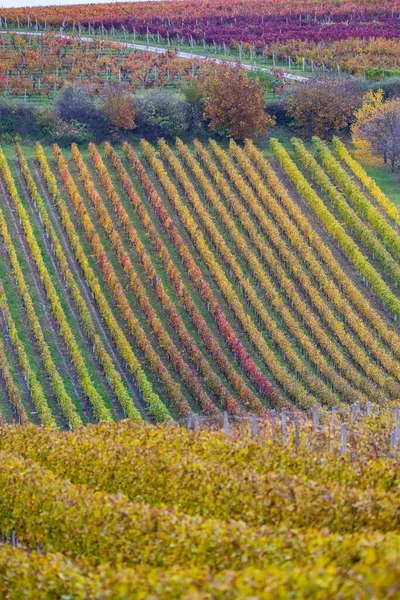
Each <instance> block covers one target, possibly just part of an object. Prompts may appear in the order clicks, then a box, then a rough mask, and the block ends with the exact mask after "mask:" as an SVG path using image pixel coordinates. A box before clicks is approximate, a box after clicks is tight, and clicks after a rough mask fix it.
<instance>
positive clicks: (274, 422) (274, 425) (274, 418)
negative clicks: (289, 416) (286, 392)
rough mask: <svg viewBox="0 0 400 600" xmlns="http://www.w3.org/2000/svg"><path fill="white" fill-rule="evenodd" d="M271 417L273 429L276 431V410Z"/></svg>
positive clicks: (272, 411)
mask: <svg viewBox="0 0 400 600" xmlns="http://www.w3.org/2000/svg"><path fill="white" fill-rule="evenodd" d="M271 417H272V427H273V429H274V431H275V427H276V410H275V409H273V410H271Z"/></svg>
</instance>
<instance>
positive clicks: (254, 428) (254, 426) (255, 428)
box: [250, 415, 258, 438]
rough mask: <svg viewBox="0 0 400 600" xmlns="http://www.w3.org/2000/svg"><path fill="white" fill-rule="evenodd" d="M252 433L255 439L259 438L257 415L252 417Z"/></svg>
mask: <svg viewBox="0 0 400 600" xmlns="http://www.w3.org/2000/svg"><path fill="white" fill-rule="evenodd" d="M250 418H251V433H252V436H253V438H256V437H258V421H257V417H256V415H251V417H250Z"/></svg>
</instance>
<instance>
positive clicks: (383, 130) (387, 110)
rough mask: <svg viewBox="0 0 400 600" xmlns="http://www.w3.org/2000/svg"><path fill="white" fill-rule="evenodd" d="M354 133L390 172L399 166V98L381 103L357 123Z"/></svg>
mask: <svg viewBox="0 0 400 600" xmlns="http://www.w3.org/2000/svg"><path fill="white" fill-rule="evenodd" d="M364 116H365V115H364ZM359 118H360V117H359ZM355 131H356V132H357V136H358V139H359V140H361V141H365V142H366V143H367V145H368V149H369V152H370V153H371V154H372V155H374V156H378V157H381V158H383V162H384V163H385V164H387V163H389V164H390V167H391V170H392V171H394V170H395V168H396V167H397V166H400V99H399V98H397V99H394V100H388V102H384V103H381V104H380V105H379V106H378V107H376V110H374V111H373V112H372V114H370V115H369V116H368V118H364V119H363V120H362V121H361V122H357V125H356V127H355Z"/></svg>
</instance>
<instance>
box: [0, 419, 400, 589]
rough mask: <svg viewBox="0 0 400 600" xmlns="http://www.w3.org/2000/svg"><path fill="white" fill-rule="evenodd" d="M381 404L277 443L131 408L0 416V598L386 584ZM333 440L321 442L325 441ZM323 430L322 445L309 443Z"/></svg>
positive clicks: (270, 436)
mask: <svg viewBox="0 0 400 600" xmlns="http://www.w3.org/2000/svg"><path fill="white" fill-rule="evenodd" d="M390 422H391V417H389V418H387V417H385V416H380V417H378V416H376V415H370V416H365V417H362V418H361V419H360V420H359V421H358V423H353V425H352V445H351V453H350V452H349V453H346V454H345V455H342V454H341V453H340V450H339V448H338V446H337V445H336V442H335V433H334V431H333V430H332V428H330V427H328V428H327V429H326V431H325V432H324V431H322V432H319V433H318V432H316V431H315V428H312V427H311V428H302V431H301V438H300V446H297V447H296V446H295V444H294V442H293V436H292V433H290V439H289V440H288V441H287V442H286V444H285V443H282V441H281V439H280V436H279V433H278V430H276V431H275V432H274V431H271V430H270V429H268V428H267V429H265V430H263V432H262V437H261V438H260V440H251V439H250V438H249V437H248V436H241V437H235V436H224V435H222V434H215V433H214V434H209V433H204V432H190V431H187V430H186V429H183V428H178V427H175V426H170V427H166V426H161V425H158V426H149V425H146V424H137V423H132V422H130V421H126V422H124V423H119V424H103V425H94V426H89V427H86V428H81V429H79V430H78V431H75V432H60V431H57V430H49V429H44V428H39V427H33V426H30V427H15V426H2V427H0V457H1V461H0V492H1V493H0V528H1V531H2V533H3V536H4V537H3V541H8V542H9V543H8V544H6V543H1V544H0V590H2V591H3V590H4V591H5V592H6V596H5V597H9V598H32V599H33V598H37V597H38V596H37V593H38V590H41V591H40V593H42V590H43V594H45V595H43V596H42V597H43V598H44V597H46V598H74V599H81V598H82V599H87V598H90V599H100V598H101V599H105V598H113V599H114V600H116V599H118V600H124V599H126V598H137V599H141V598H150V597H151V598H155V599H156V598H160V599H163V600H165V599H173V598H196V599H202V600H203V599H204V600H206V599H209V598H216V599H221V600H222V599H224V600H225V599H227V598H229V599H230V598H257V599H258V598H259V599H261V600H267V599H268V600H269V599H271V598H292V597H296V598H321V599H322V598H349V599H350V598H359V599H364V598H365V599H367V598H396V597H397V596H398V593H399V536H398V533H396V532H398V529H399V515H398V510H397V506H398V502H399V498H398V494H399V491H398V487H397V485H396V477H397V476H398V461H397V460H396V459H395V458H391V457H390V456H388V449H387V447H386V445H385V442H384V440H385V437H386V436H387V434H388V432H389V431H390ZM328 440H329V441H330V448H329V451H327V447H326V446H324V443H326V442H327V441H328ZM321 444H322V445H321Z"/></svg>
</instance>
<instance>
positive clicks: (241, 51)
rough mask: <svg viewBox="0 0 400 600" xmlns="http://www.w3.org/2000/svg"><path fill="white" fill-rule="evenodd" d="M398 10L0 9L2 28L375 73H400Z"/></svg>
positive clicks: (227, 4) (345, 4)
mask: <svg viewBox="0 0 400 600" xmlns="http://www.w3.org/2000/svg"><path fill="white" fill-rule="evenodd" d="M399 14H400V5H399V2H398V0H387V1H385V2H377V1H369V0H359V1H358V2H351V1H349V0H340V1H339V2H317V1H316V0H309V1H307V2H301V3H299V2H297V1H294V0H279V1H276V0H274V1H272V0H259V1H257V2H253V1H250V0H219V1H218V2H205V1H200V2H199V1H197V0H187V1H184V2H183V1H180V0H178V1H176V0H175V1H169V0H168V1H167V2H158V3H157V4H155V3H154V2H138V3H135V2H132V3H123V2H121V3H119V4H118V9H116V7H115V4H107V3H106V4H101V5H96V6H94V7H92V6H90V5H84V4H83V5H80V6H67V7H63V8H62V9H60V7H58V6H56V7H51V6H50V7H36V8H35V9H32V8H31V9H30V8H29V7H27V8H15V9H2V10H1V12H0V28H2V29H4V30H6V31H7V30H12V29H17V30H18V31H20V30H29V29H30V30H33V29H35V31H36V32H38V31H39V32H40V31H42V32H46V31H50V30H52V31H57V32H68V33H70V34H74V35H75V34H76V35H89V36H99V37H101V38H102V39H104V38H106V39H107V38H108V39H114V40H116V39H118V38H119V39H122V40H125V41H136V42H139V43H143V44H147V45H149V43H150V44H152V45H155V46H166V47H168V48H171V49H172V48H182V47H183V48H184V49H188V50H190V52H191V53H194V54H196V53H202V54H206V55H208V53H211V54H213V55H214V56H216V55H220V56H222V57H227V55H229V56H231V57H237V58H239V59H240V60H242V59H246V60H248V61H249V62H250V64H253V63H257V64H263V63H265V62H267V63H268V64H269V65H270V66H273V67H275V66H280V67H282V66H283V67H284V68H286V69H289V70H290V69H291V68H293V67H294V68H298V69H299V70H303V71H304V70H307V71H312V72H314V71H315V70H318V69H319V70H321V69H322V70H323V71H325V70H330V71H332V72H335V73H336V72H337V71H339V73H340V72H341V71H348V72H350V73H354V74H356V75H363V74H364V73H366V72H367V74H368V71H370V73H369V76H370V77H371V78H373V77H374V76H377V71H380V72H381V75H382V73H384V74H389V75H390V74H395V75H398V74H399V65H398V63H399V60H400V53H399V44H398V38H399V36H400V33H399V32H400V29H399V26H398V20H399ZM258 61H261V63H260V62H258Z"/></svg>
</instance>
